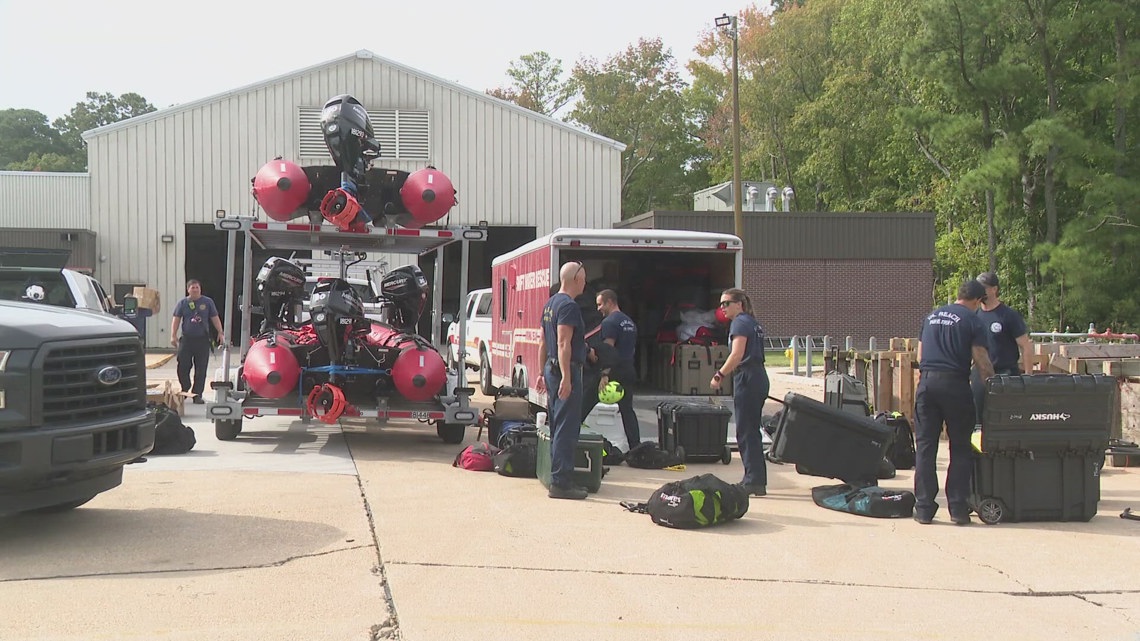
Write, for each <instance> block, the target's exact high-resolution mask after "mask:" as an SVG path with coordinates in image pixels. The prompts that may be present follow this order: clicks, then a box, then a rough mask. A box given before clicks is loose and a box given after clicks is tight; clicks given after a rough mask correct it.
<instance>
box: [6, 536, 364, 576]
mask: <svg viewBox="0 0 1140 641" xmlns="http://www.w3.org/2000/svg"><path fill="white" fill-rule="evenodd" d="M370 547H372V546H371V545H351V546H348V547H343V548H335V549H332V550H325V551H324V552H311V553H309V554H295V555H293V556H288V557H285V558H284V559H279V560H277V561H273V562H270V563H259V564H256V565H215V566H209V567H202V568H170V569H166V570H130V571H122V572H81V573H76V574H52V575H47V576H30V577H18V578H14V579H0V584H3V583H22V582H28V581H55V580H58V579H90V578H96V577H108V576H154V575H158V574H188V573H190V572H227V571H233V570H263V569H266V568H279V567H281V566H283V565H285V564H287V563H292V562H293V561H299V560H302V559H315V558H317V557H322V556H328V555H330V554H340V553H341V552H350V551H352V550H363V549H366V548H370Z"/></svg>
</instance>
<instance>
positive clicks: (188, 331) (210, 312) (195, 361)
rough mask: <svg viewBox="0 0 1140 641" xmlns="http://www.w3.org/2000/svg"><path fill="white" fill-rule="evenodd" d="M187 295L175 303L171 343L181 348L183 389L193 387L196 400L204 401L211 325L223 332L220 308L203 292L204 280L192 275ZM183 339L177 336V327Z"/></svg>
mask: <svg viewBox="0 0 1140 641" xmlns="http://www.w3.org/2000/svg"><path fill="white" fill-rule="evenodd" d="M186 294H187V295H186V298H183V299H182V300H180V301H178V304H177V305H175V306H174V313H173V315H172V317H171V319H170V344H171V345H173V346H174V347H176V348H178V383H179V384H180V385H181V386H182V393H183V394H185V393H186V392H190V391H192V392H193V394H194V402H195V403H199V404H201V403H204V402H205V401H203V400H202V392H203V390H205V388H206V367H207V366H208V365H209V363H210V351H211V348H210V326H211V325H212V326H213V327H214V329H216V330H218V337H219V338H220V337H221V335H222V321H221V319H219V318H218V308H217V306H215V305H214V301H213V300H212V299H211V298H210V297H209V296H203V295H202V283H200V282H198V280H197V279H195V278H191V279H190V280H188V281H186ZM179 327H181V328H182V340H181V341H179V340H178V328H179ZM191 368H193V369H194V385H193V388H191V385H190V369H191Z"/></svg>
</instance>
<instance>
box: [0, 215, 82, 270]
mask: <svg viewBox="0 0 1140 641" xmlns="http://www.w3.org/2000/svg"><path fill="white" fill-rule="evenodd" d="M0 248H14V249H66V250H68V251H69V252H71V257H70V258H68V261H67V266H68V267H69V268H71V269H77V270H80V271H84V272H90V273H93V274H94V275H95V276H96V278H98V277H99V258H98V256H97V254H96V253H95V232H92V231H89V230H86V229H13V228H4V227H0Z"/></svg>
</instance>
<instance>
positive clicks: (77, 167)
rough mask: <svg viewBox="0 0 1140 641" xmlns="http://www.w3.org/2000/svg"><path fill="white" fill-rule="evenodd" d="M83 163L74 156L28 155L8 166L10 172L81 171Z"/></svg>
mask: <svg viewBox="0 0 1140 641" xmlns="http://www.w3.org/2000/svg"><path fill="white" fill-rule="evenodd" d="M83 165H84V163H83V162H82V161H81V160H79V159H77V158H76V157H75V155H74V154H57V153H51V152H49V153H46V154H38V153H36V152H32V153H30V154H28V157H27V159H26V160H23V161H21V162H14V163H9V164H8V167H7V168H8V169H10V170H12V171H83V170H84V166H83Z"/></svg>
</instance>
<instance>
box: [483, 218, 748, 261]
mask: <svg viewBox="0 0 1140 641" xmlns="http://www.w3.org/2000/svg"><path fill="white" fill-rule="evenodd" d="M571 240H580V241H582V242H583V243H585V244H587V245H588V246H590V247H597V246H604V247H610V248H623V247H624V248H628V249H631V250H632V249H638V248H644V247H646V246H657V245H661V246H665V245H672V246H677V245H685V244H689V243H694V244H696V245H699V246H700V247H707V248H715V247H716V245H717V243H726V244H727V245H728V249H727V250H726V251H740V250H741V249H743V247H744V245H743V244H742V243H741V242H740V239H739V238H737V237H736V236H733V235H732V234H717V233H713V232H703V231H683V230H676V229H576V228H572V227H559V228H558V229H556V230H554V231H553V232H551V233H549V234H547V235H545V236H542V237H540V238H536V239H534V240H532V241H530V242H529V243H526V244H525V245H523V246H521V247H519V248H518V249H516V250H514V251H512V252H508V253H506V254H503V255H502V256H499V257H497V258H495V259H494V260H493V261H491V264H492V265H498V264H500V263H503V262H506V261H508V260H511V259H512V258H515V257H517V256H521V255H523V254H526V253H528V252H531V251H534V250H535V249H538V248H540V247H545V246H547V245H551V244H553V245H557V246H567V245H568V244H569V243H570V241H571ZM694 248H696V247H694Z"/></svg>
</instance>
